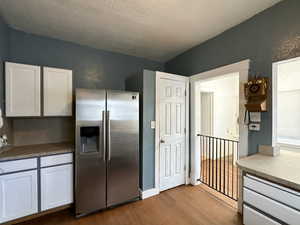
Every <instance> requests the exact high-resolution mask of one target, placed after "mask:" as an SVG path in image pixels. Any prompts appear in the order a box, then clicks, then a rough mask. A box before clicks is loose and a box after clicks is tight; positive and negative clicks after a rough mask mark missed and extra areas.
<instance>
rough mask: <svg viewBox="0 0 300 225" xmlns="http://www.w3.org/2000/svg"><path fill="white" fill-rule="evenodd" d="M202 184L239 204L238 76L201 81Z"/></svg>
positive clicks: (199, 103) (200, 141) (235, 74)
mask: <svg viewBox="0 0 300 225" xmlns="http://www.w3.org/2000/svg"><path fill="white" fill-rule="evenodd" d="M196 91H198V92H199V95H200V98H199V101H200V102H198V104H197V105H198V106H199V108H198V111H199V114H200V116H199V119H198V120H197V121H196V123H199V125H198V126H199V128H200V129H199V131H200V132H199V133H198V134H197V136H198V138H199V143H200V146H199V147H200V157H201V159H200V160H201V162H200V163H201V168H200V170H201V172H200V181H201V183H203V184H206V185H207V186H208V187H210V188H212V189H214V190H216V191H218V192H220V193H222V194H223V195H225V196H227V197H229V198H231V199H233V200H235V201H236V200H237V198H238V169H237V166H236V160H237V159H238V153H239V152H238V149H239V73H232V74H227V75H224V76H218V77H217V78H214V79H209V80H202V81H199V83H198V85H197V89H196Z"/></svg>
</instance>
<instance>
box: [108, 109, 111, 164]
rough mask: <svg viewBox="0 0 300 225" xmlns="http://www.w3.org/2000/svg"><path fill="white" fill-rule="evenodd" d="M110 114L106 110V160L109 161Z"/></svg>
mask: <svg viewBox="0 0 300 225" xmlns="http://www.w3.org/2000/svg"><path fill="white" fill-rule="evenodd" d="M110 139H111V138H110V116H109V111H108V110H107V154H108V156H107V160H108V161H110V158H111V149H110V147H111V142H110Z"/></svg>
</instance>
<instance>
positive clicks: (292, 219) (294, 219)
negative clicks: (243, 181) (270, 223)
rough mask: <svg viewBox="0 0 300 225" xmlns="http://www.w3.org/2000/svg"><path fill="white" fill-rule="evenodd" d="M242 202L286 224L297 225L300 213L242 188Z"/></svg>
mask: <svg viewBox="0 0 300 225" xmlns="http://www.w3.org/2000/svg"><path fill="white" fill-rule="evenodd" d="M244 202H246V203H248V204H249V205H252V206H254V207H255V208H257V209H259V210H261V211H263V212H265V213H267V214H269V215H271V216H273V217H275V218H277V219H279V220H281V221H283V222H285V223H287V224H290V225H299V221H300V212H299V211H297V210H295V209H292V208H290V207H288V206H286V205H283V204H281V203H279V202H276V201H274V200H272V199H270V198H267V197H264V196H263V195H260V194H257V193H255V192H254V191H251V190H249V189H247V188H244Z"/></svg>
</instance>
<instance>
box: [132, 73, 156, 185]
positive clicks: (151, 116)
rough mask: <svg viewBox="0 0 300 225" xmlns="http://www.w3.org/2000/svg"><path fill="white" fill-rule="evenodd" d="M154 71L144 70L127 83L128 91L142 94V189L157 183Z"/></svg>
mask: <svg viewBox="0 0 300 225" xmlns="http://www.w3.org/2000/svg"><path fill="white" fill-rule="evenodd" d="M155 80H156V75H155V72H154V71H150V70H144V72H143V73H141V74H139V75H136V76H132V77H130V78H129V79H127V81H126V89H127V90H130V91H138V92H139V93H140V174H141V176H140V188H141V189H142V190H148V189H151V188H154V184H155V183H154V182H155V130H154V129H151V126H150V121H151V120H155V90H156V89H155Z"/></svg>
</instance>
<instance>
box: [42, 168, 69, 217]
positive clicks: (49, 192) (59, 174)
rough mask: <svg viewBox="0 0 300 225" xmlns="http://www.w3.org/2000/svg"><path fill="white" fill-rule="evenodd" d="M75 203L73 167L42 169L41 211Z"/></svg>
mask: <svg viewBox="0 0 300 225" xmlns="http://www.w3.org/2000/svg"><path fill="white" fill-rule="evenodd" d="M72 202H73V165H72V164H68V165H62V166H54V167H49V168H43V169H41V210H42V211H44V210H48V209H52V208H55V207H59V206H63V205H67V204H70V203H72Z"/></svg>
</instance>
